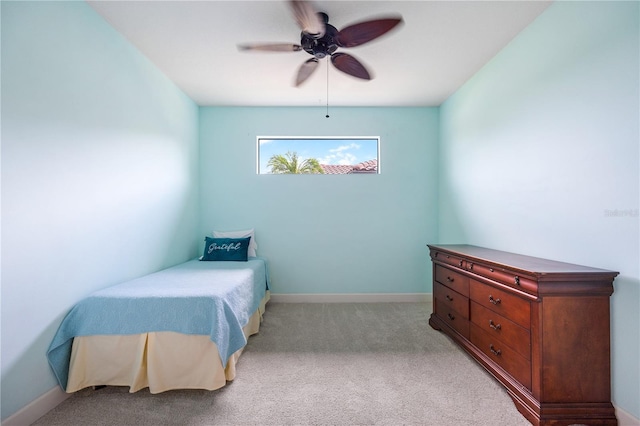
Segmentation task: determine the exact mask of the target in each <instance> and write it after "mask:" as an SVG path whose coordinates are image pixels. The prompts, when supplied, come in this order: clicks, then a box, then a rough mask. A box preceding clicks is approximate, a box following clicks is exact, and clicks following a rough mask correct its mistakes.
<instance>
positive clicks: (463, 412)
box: [35, 303, 529, 426]
mask: <svg viewBox="0 0 640 426" xmlns="http://www.w3.org/2000/svg"><path fill="white" fill-rule="evenodd" d="M430 312H431V306H430V305H427V304H420V303H375V304H374V303H372V304H364V303H362V304H359V303H344V304H342V303H338V304H324V303H321V304H285V303H280V304H277V303H271V304H269V305H267V312H266V314H265V318H264V322H263V324H262V327H261V329H260V333H259V334H258V335H256V336H253V337H251V338H250V339H249V344H248V346H247V348H246V349H245V352H244V354H243V356H242V357H241V358H240V361H239V364H238V374H237V377H236V379H235V380H234V382H232V383H229V384H228V385H227V386H226V387H224V388H222V389H220V390H217V391H213V392H209V391H200V390H182V391H170V392H165V393H162V394H158V395H151V394H149V392H148V391H146V390H142V391H140V392H137V393H135V394H129V393H128V389H127V388H113V387H106V388H103V389H99V390H96V391H94V390H91V389H85V390H83V391H80V392H77V393H76V394H75V395H74V396H72V397H71V398H69V399H68V400H66V401H65V402H63V403H62V404H61V405H59V406H58V407H57V408H55V409H54V410H52V411H51V412H49V413H48V414H47V415H45V416H44V417H42V418H41V419H40V420H38V422H36V423H35V424H36V425H65V426H68V425H123V426H125V425H194V426H195V425H439V426H440V425H455V426H464V425H474V426H477V425H492V426H500V425H505V426H519V425H523V426H526V425H529V423H528V422H527V421H526V419H525V418H524V417H523V416H522V415H521V414H520V413H519V412H518V411H517V410H516V408H515V406H514V405H513V402H512V401H511V399H510V398H509V397H508V395H507V394H506V391H504V390H503V388H502V387H501V386H500V385H498V383H497V382H496V381H495V380H494V379H493V378H492V377H491V376H490V375H489V374H488V373H486V372H485V371H484V370H483V369H482V368H481V367H480V366H478V365H477V364H476V363H475V362H474V361H472V360H471V358H470V357H468V356H467V355H466V354H465V353H464V352H462V350H460V349H459V348H458V347H457V346H455V345H454V344H453V343H452V342H451V341H450V340H449V339H448V338H447V337H446V336H444V335H442V334H441V333H439V332H437V331H434V330H432V329H431V327H429V325H428V323H427V321H428V317H429V314H430Z"/></svg>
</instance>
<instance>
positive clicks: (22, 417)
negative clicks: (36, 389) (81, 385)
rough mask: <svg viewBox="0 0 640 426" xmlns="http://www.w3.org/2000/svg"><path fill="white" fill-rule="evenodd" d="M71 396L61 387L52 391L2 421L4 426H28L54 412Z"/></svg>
mask: <svg viewBox="0 0 640 426" xmlns="http://www.w3.org/2000/svg"><path fill="white" fill-rule="evenodd" d="M70 396H71V394H68V393H66V392H65V391H63V390H62V388H60V387H59V386H56V387H55V388H53V389H51V390H50V391H49V392H47V393H45V394H44V395H42V396H41V397H40V398H38V399H36V400H35V401H32V402H31V403H29V404H28V405H27V406H25V407H24V408H22V409H21V410H20V411H18V412H17V413H15V414H13V415H12V416H9V417H7V419H6V420H4V421H2V426H28V425H30V424H32V423H35V421H36V420H38V419H39V418H40V417H42V416H44V415H45V414H47V413H48V412H49V411H51V410H53V409H54V408H56V407H57V406H58V404H60V403H61V402H62V401H64V400H65V399H67V398H69V397H70Z"/></svg>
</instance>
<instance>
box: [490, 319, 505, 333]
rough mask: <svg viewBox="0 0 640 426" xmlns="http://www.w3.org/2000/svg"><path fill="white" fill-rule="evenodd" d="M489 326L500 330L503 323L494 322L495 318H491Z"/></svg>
mask: <svg viewBox="0 0 640 426" xmlns="http://www.w3.org/2000/svg"><path fill="white" fill-rule="evenodd" d="M489 327H491V328H493V329H494V330H496V331H498V330H500V329H501V328H502V325H500V324H496V323H494V322H493V320H489Z"/></svg>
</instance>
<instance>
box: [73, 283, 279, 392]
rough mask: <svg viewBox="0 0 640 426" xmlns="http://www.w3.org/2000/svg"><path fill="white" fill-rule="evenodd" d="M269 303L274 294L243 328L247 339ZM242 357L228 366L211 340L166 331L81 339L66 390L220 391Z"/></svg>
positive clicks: (231, 359) (77, 340) (76, 343)
mask: <svg viewBox="0 0 640 426" xmlns="http://www.w3.org/2000/svg"><path fill="white" fill-rule="evenodd" d="M268 301H269V292H267V294H266V295H265V297H264V299H262V301H261V303H260V306H259V307H258V310H256V311H255V312H254V313H253V315H252V316H251V318H250V319H249V323H248V324H247V325H246V326H245V327H244V328H243V331H244V335H245V337H247V338H248V337H249V336H251V335H252V334H256V333H257V332H258V331H259V329H260V323H261V321H262V314H263V313H264V311H265V305H266V303H267V302H268ZM241 354H242V349H240V350H238V351H237V352H235V353H234V354H233V355H231V357H229V359H228V360H227V366H226V368H224V367H223V366H222V361H221V359H220V355H219V353H218V348H217V346H216V344H215V343H214V342H212V341H211V339H210V338H209V336H202V335H188V334H181V333H175V332H170V331H163V332H152V333H146V334H135V335H126V336H125V335H115V336H114V335H97V336H84V337H76V338H75V339H74V340H73V347H72V350H71V361H70V363H69V378H68V382H67V389H66V391H67V392H68V393H71V392H76V391H78V390H80V389H84V388H86V387H89V386H100V385H109V386H129V392H137V391H139V390H140V389H144V388H146V387H148V388H149V391H150V392H151V393H160V392H165V391H168V390H172V389H206V390H214V389H219V388H221V387H223V386H224V385H225V384H226V382H227V381H231V380H233V379H234V378H235V376H236V362H237V361H238V358H240V355H241Z"/></svg>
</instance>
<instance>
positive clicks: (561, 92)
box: [439, 2, 640, 417]
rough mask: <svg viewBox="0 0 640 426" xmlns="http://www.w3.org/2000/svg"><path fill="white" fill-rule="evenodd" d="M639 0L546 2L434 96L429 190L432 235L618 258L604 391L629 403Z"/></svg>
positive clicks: (639, 382) (637, 404)
mask: <svg viewBox="0 0 640 426" xmlns="http://www.w3.org/2000/svg"><path fill="white" fill-rule="evenodd" d="M638 6H639V3H638V2H557V3H555V4H553V5H552V6H551V7H550V8H549V9H547V11H545V12H544V13H543V14H542V15H541V16H540V17H539V18H538V19H537V20H536V21H534V22H533V23H532V24H531V25H530V26H529V27H528V28H527V29H525V30H524V31H523V32H522V33H521V34H520V35H519V36H518V37H517V38H516V39H515V40H514V41H513V42H512V43H510V44H509V45H508V46H507V47H506V48H505V49H504V50H503V51H502V52H500V54H498V55H497V56H496V57H495V58H494V59H493V60H492V61H491V62H490V63H489V64H488V65H487V66H485V67H484V68H483V69H482V70H481V71H480V72H479V73H477V74H476V75H475V76H474V77H473V78H472V79H471V80H470V81H468V82H467V83H466V84H465V85H464V86H463V88H462V89H460V90H459V91H458V92H457V93H456V94H455V95H454V96H453V97H451V98H450V99H449V100H447V101H446V102H445V103H444V105H443V106H442V107H441V132H442V137H441V145H440V146H441V148H440V161H441V171H442V173H441V180H440V199H439V205H440V218H439V224H440V227H439V233H440V242H442V243H470V244H475V245H480V246H487V247H491V248H495V249H502V250H508V251H513V252H517V253H524V254H527V255H534V256H540V257H547V258H552V259H556V260H561V261H567V262H572V263H578V264H584V265H588V266H594V267H600V268H606V269H612V270H615V271H619V272H620V276H619V277H618V278H617V279H616V280H615V283H614V287H615V293H614V294H613V297H612V303H611V311H612V320H611V324H612V370H613V399H614V403H615V404H616V405H617V406H619V407H620V408H622V409H624V410H625V411H627V412H629V413H631V414H633V415H634V416H635V417H640V373H639V371H638V368H639V362H638V360H639V359H640V317H639V313H638V312H639V310H640V308H639V307H640V296H639V294H640V291H639V287H640V280H639V278H640V273H639V270H638V268H639V259H640V251H639V227H638V222H639V218H638V207H639V203H638V198H639V192H640V186H639V185H640V183H639V181H640V179H639V175H638V170H639V161H640V156H639V155H640V154H639V140H640V138H639V128H640V123H639V117H640V108H639V99H640V96H639V95H640V90H639V83H638V81H639V75H640V68H639V41H638V40H639V26H638V19H639V8H638ZM616 211H617V214H618V215H617V216H616V215H615V214H616V213H615V212H616ZM590 350H598V348H597V347H596V348H585V351H590Z"/></svg>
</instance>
